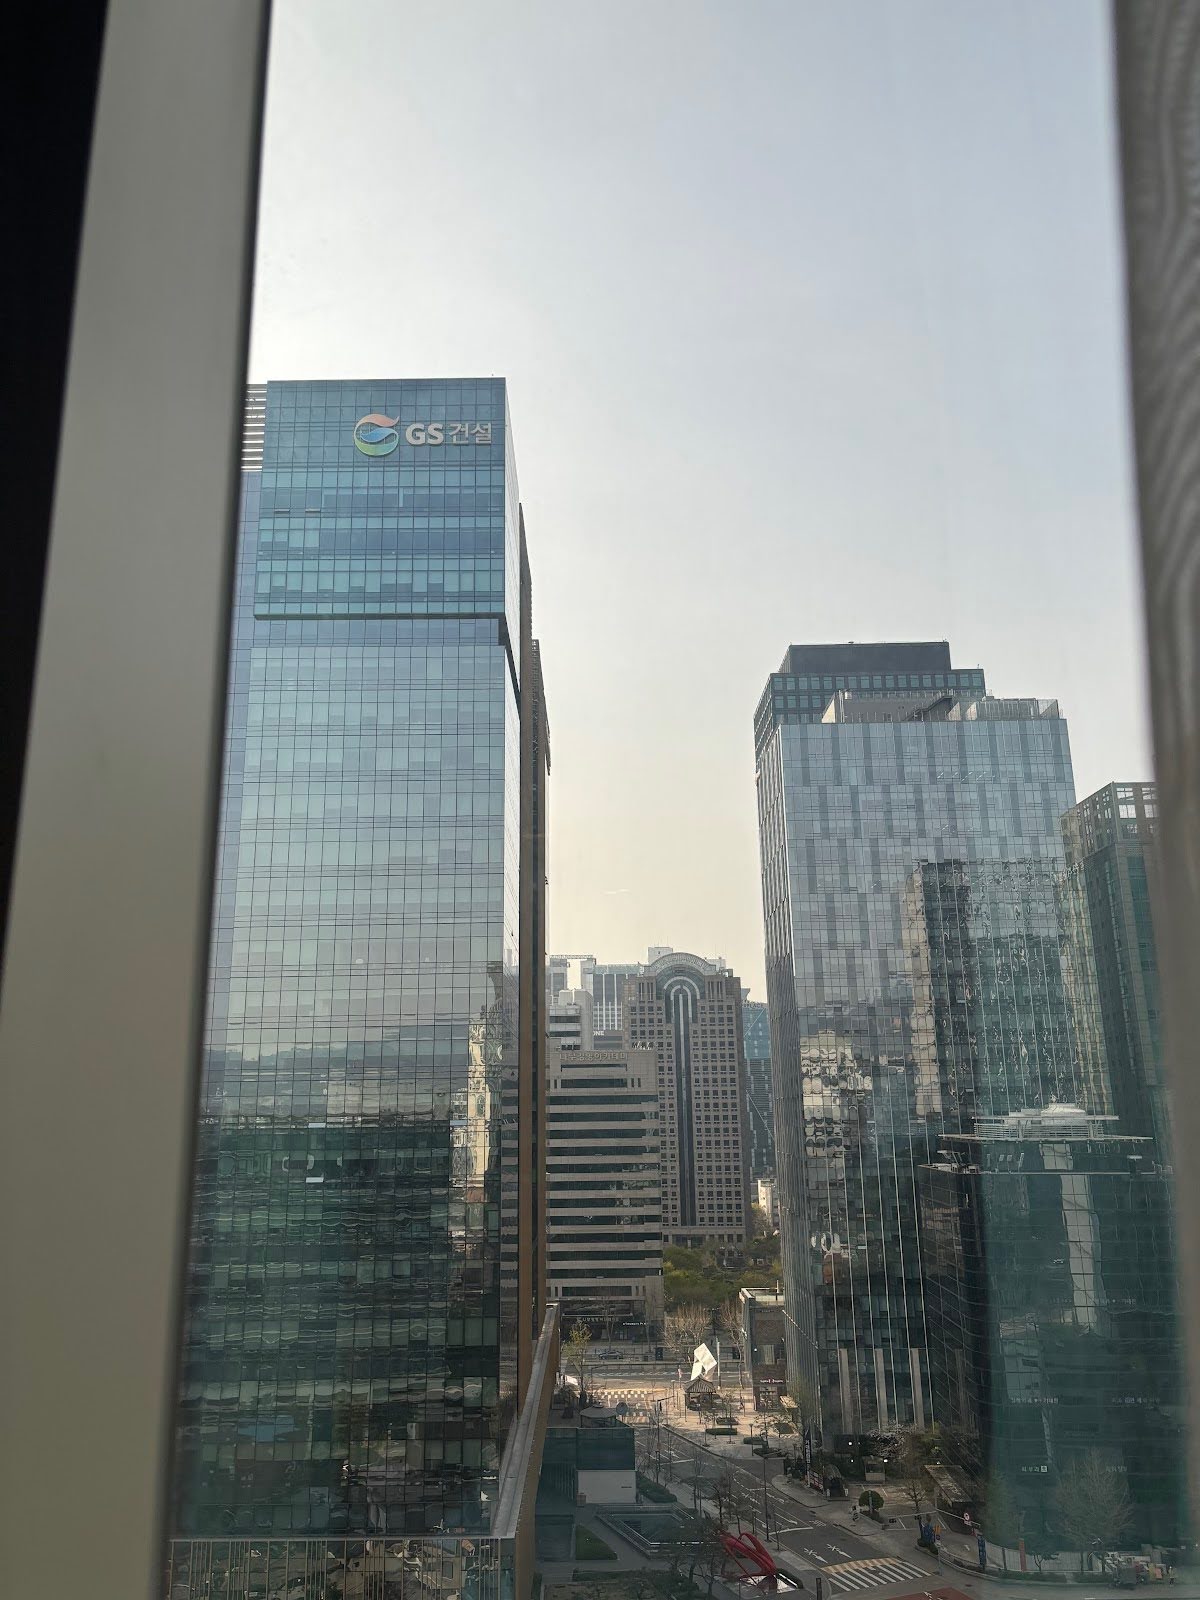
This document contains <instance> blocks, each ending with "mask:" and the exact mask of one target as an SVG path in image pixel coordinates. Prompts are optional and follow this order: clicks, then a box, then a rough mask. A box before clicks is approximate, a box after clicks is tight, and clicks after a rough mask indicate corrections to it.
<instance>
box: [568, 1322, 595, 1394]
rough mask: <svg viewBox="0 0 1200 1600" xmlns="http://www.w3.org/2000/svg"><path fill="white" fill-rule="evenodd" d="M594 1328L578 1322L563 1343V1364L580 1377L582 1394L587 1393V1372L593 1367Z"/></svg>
mask: <svg viewBox="0 0 1200 1600" xmlns="http://www.w3.org/2000/svg"><path fill="white" fill-rule="evenodd" d="M591 1355H592V1330H591V1329H590V1328H589V1327H588V1325H587V1323H586V1322H577V1323H576V1324H575V1326H574V1327H573V1328H572V1329H571V1331H570V1333H569V1334H568V1335H567V1337H566V1338H565V1339H564V1340H563V1343H562V1358H563V1366H564V1367H566V1369H567V1371H568V1372H573V1373H574V1374H575V1376H576V1377H577V1378H578V1379H579V1392H580V1396H581V1397H582V1396H584V1395H586V1393H587V1374H588V1372H589V1371H590V1369H591Z"/></svg>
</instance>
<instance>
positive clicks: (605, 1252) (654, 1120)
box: [546, 1043, 663, 1340]
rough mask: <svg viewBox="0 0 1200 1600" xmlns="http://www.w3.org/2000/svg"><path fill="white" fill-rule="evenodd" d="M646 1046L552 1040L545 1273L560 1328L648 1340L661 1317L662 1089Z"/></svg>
mask: <svg viewBox="0 0 1200 1600" xmlns="http://www.w3.org/2000/svg"><path fill="white" fill-rule="evenodd" d="M655 1080H656V1072H655V1060H654V1056H653V1054H652V1053H651V1052H650V1051H649V1050H625V1049H621V1050H581V1049H578V1048H576V1047H575V1046H573V1045H568V1046H564V1045H562V1044H560V1043H552V1044H551V1045H550V1046H549V1050H548V1063H547V1076H546V1223H547V1278H548V1293H549V1297H550V1299H551V1301H557V1302H558V1303H559V1305H560V1306H561V1317H562V1323H563V1326H564V1327H566V1328H568V1329H569V1328H571V1327H572V1326H573V1325H574V1324H575V1323H577V1322H586V1323H587V1324H588V1325H589V1326H590V1328H591V1330H592V1333H593V1334H594V1335H595V1336H596V1337H602V1338H604V1339H612V1338H640V1339H641V1338H644V1339H647V1340H648V1339H649V1338H650V1337H651V1336H652V1335H653V1334H654V1333H656V1332H657V1331H658V1329H659V1328H660V1327H661V1325H662V1317H663V1263H662V1194H661V1178H660V1168H659V1121H658V1095H657V1093H656V1082H655Z"/></svg>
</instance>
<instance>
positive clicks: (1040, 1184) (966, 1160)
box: [919, 1106, 1186, 1550]
mask: <svg viewBox="0 0 1200 1600" xmlns="http://www.w3.org/2000/svg"><path fill="white" fill-rule="evenodd" d="M919 1186H920V1199H921V1237H922V1251H923V1256H924V1264H925V1278H926V1289H925V1303H926V1315H927V1318H928V1328H929V1354H930V1375H931V1379H932V1388H933V1406H934V1412H935V1414H936V1416H937V1419H938V1422H939V1424H940V1425H941V1427H942V1438H943V1441H944V1446H945V1458H946V1459H947V1460H948V1461H949V1462H950V1463H952V1464H954V1465H956V1466H958V1467H959V1468H960V1469H961V1470H960V1472H959V1474H958V1476H959V1477H960V1478H961V1479H962V1480H963V1481H964V1482H971V1481H973V1480H974V1481H980V1480H983V1481H985V1482H986V1481H987V1480H989V1479H990V1480H991V1482H992V1483H994V1482H995V1481H996V1480H997V1479H999V1480H1000V1481H1001V1482H1002V1483H1003V1484H1004V1486H1005V1488H1006V1489H1007V1492H1008V1494H1009V1496H1010V1497H1011V1499H1012V1500H1013V1501H1014V1502H1015V1504H1016V1508H1017V1510H1018V1512H1019V1513H1020V1515H1021V1519H1022V1527H1023V1530H1024V1533H1025V1536H1026V1538H1027V1539H1028V1540H1029V1541H1030V1543H1031V1546H1032V1548H1033V1549H1035V1550H1037V1549H1039V1548H1040V1549H1043V1550H1044V1549H1045V1548H1046V1544H1045V1538H1046V1535H1047V1534H1048V1533H1052V1532H1053V1531H1054V1529H1055V1527H1056V1521H1055V1501H1054V1497H1053V1494H1052V1490H1053V1487H1054V1484H1055V1482H1056V1481H1057V1480H1058V1479H1059V1477H1060V1476H1061V1474H1062V1473H1063V1472H1064V1471H1065V1470H1067V1469H1069V1468H1070V1466H1071V1465H1072V1463H1078V1462H1079V1461H1080V1460H1081V1459H1082V1458H1084V1457H1086V1456H1088V1455H1089V1454H1090V1453H1091V1452H1093V1451H1099V1452H1101V1454H1102V1456H1103V1459H1104V1461H1105V1463H1106V1465H1108V1466H1110V1467H1113V1468H1116V1469H1117V1470H1118V1471H1120V1472H1121V1473H1122V1474H1123V1477H1124V1480H1125V1488H1126V1491H1127V1493H1128V1496H1129V1500H1130V1503H1131V1506H1132V1510H1133V1521H1132V1523H1131V1525H1130V1528H1129V1530H1128V1537H1130V1538H1132V1540H1133V1542H1134V1543H1135V1544H1137V1543H1141V1542H1143V1541H1145V1542H1147V1543H1160V1542H1161V1543H1166V1544H1174V1543H1177V1542H1178V1541H1179V1540H1180V1538H1181V1537H1182V1536H1183V1535H1184V1532H1185V1528H1186V1517H1185V1489H1186V1474H1185V1454H1186V1435H1185V1430H1184V1409H1183V1406H1182V1404H1181V1393H1182V1388H1181V1385H1182V1370H1181V1366H1182V1364H1181V1361H1180V1354H1179V1348H1178V1324H1177V1316H1176V1308H1175V1297H1176V1292H1175V1264H1174V1259H1173V1254H1172V1250H1171V1234H1172V1228H1171V1221H1170V1214H1171V1194H1170V1186H1169V1180H1168V1178H1167V1177H1166V1175H1165V1174H1164V1173H1163V1171H1162V1169H1161V1168H1160V1167H1159V1166H1158V1165H1157V1162H1156V1160H1155V1156H1154V1146H1153V1143H1152V1141H1151V1140H1149V1139H1139V1138H1130V1137H1128V1136H1126V1135H1122V1134H1119V1133H1118V1132H1117V1130H1116V1127H1115V1123H1114V1120H1113V1119H1112V1118H1111V1117H1104V1118H1097V1117H1090V1116H1088V1115H1087V1114H1086V1113H1085V1112H1084V1111H1082V1110H1081V1109H1079V1108H1078V1107H1069V1106H1056V1107H1052V1108H1050V1109H1048V1110H1042V1111H1027V1112H1017V1113H1010V1114H1008V1115H1007V1116H1003V1117H994V1118H992V1117H981V1118H980V1119H979V1121H978V1123H977V1124H976V1128H975V1131H974V1133H973V1134H952V1135H949V1136H947V1137H946V1138H944V1139H943V1140H941V1141H940V1143H939V1148H938V1150H937V1152H936V1153H935V1155H934V1157H933V1158H932V1159H931V1160H930V1161H929V1162H928V1163H926V1164H925V1165H923V1166H922V1168H921V1171H920V1179H919ZM1047 1519H1049V1523H1050V1526H1049V1527H1048V1526H1047ZM1122 1543H1124V1540H1123V1541H1122ZM1055 1547H1057V1546H1055Z"/></svg>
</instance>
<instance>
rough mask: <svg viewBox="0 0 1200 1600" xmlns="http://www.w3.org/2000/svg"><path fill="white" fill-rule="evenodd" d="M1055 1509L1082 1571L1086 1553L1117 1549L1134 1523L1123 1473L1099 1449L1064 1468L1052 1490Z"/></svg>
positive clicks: (1090, 1451)
mask: <svg viewBox="0 0 1200 1600" xmlns="http://www.w3.org/2000/svg"><path fill="white" fill-rule="evenodd" d="M1054 1508H1055V1510H1056V1511H1057V1513H1058V1521H1059V1524H1060V1526H1061V1528H1062V1531H1063V1533H1064V1534H1065V1535H1066V1537H1067V1541H1068V1543H1069V1544H1070V1545H1071V1547H1072V1548H1073V1549H1076V1550H1078V1551H1079V1570H1080V1571H1081V1572H1082V1571H1083V1558H1084V1555H1085V1553H1087V1552H1088V1551H1090V1550H1092V1549H1094V1548H1096V1547H1098V1546H1103V1547H1104V1548H1105V1549H1117V1548H1119V1547H1120V1544H1121V1541H1122V1539H1123V1538H1124V1536H1125V1534H1126V1533H1128V1531H1129V1524H1130V1522H1131V1521H1132V1520H1133V1507H1132V1505H1131V1504H1130V1501H1129V1491H1128V1490H1127V1488H1126V1486H1125V1474H1124V1473H1123V1472H1121V1471H1120V1470H1119V1469H1118V1468H1117V1467H1113V1466H1110V1465H1109V1464H1108V1462H1107V1461H1105V1459H1104V1457H1103V1456H1102V1455H1101V1454H1100V1452H1099V1451H1098V1450H1089V1451H1088V1453H1087V1455H1085V1456H1083V1457H1081V1458H1080V1459H1079V1460H1077V1461H1072V1462H1071V1464H1070V1466H1069V1467H1067V1468H1066V1470H1065V1471H1064V1472H1063V1474H1062V1477H1061V1478H1060V1479H1059V1481H1058V1484H1057V1486H1056V1487H1055V1490H1054Z"/></svg>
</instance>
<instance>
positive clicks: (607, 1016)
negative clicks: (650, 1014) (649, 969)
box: [592, 961, 642, 1036]
mask: <svg viewBox="0 0 1200 1600" xmlns="http://www.w3.org/2000/svg"><path fill="white" fill-rule="evenodd" d="M641 971H642V963H641V962H640V961H626V962H617V963H615V964H614V963H611V962H606V961H599V962H597V963H596V965H595V966H594V967H593V968H592V1000H593V1002H594V1003H595V1012H594V1023H595V1028H596V1032H597V1033H605V1034H618V1035H622V1036H623V1034H624V1028H625V985H626V984H627V983H628V982H629V980H630V978H636V977H638V976H639V975H640V973H641Z"/></svg>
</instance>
